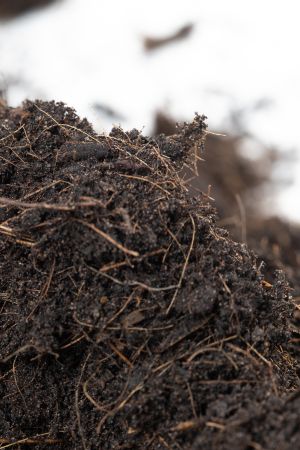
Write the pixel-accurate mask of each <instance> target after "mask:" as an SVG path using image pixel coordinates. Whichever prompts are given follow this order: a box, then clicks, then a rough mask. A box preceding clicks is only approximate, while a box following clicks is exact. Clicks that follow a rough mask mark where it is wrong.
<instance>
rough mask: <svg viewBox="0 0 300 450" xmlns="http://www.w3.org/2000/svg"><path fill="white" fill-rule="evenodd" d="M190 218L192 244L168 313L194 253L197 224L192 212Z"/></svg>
mask: <svg viewBox="0 0 300 450" xmlns="http://www.w3.org/2000/svg"><path fill="white" fill-rule="evenodd" d="M190 218H191V222H192V227H193V233H192V239H191V244H190V248H189V251H188V254H187V257H186V258H185V262H184V265H183V268H182V272H181V275H180V279H179V283H178V285H177V288H176V291H175V293H174V295H173V297H172V300H171V302H170V304H169V306H168V309H167V312H166V313H167V314H169V312H170V311H171V308H172V306H173V305H174V302H175V300H176V297H177V294H178V292H179V289H180V288H181V285H182V281H183V278H184V275H185V272H186V269H187V266H188V263H189V259H190V256H191V253H192V250H193V247H194V242H195V236H196V224H195V221H194V218H193V216H192V215H191V214H190Z"/></svg>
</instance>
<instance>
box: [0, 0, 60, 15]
mask: <svg viewBox="0 0 300 450" xmlns="http://www.w3.org/2000/svg"><path fill="white" fill-rule="evenodd" d="M54 1H56V0H0V18H4V19H9V18H12V17H14V16H17V15H18V14H22V13H24V12H26V11H29V10H31V9H34V8H39V7H41V6H45V5H47V4H49V3H53V2H54Z"/></svg>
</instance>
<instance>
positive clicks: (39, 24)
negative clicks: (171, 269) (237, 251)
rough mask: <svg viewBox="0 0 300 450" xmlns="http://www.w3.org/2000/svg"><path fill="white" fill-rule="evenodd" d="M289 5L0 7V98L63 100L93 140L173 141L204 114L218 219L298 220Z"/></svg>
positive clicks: (299, 38) (299, 136) (299, 71)
mask: <svg viewBox="0 0 300 450" xmlns="http://www.w3.org/2000/svg"><path fill="white" fill-rule="evenodd" d="M298 5H299V4H298V2H296V1H293V0H290V1H289V2H286V3H283V2H281V1H277V0H275V1H274V0H273V1H269V0H265V1H264V2H262V1H259V0H252V1H251V2H241V1H238V0H227V1H226V2H222V1H219V0H210V1H206V2H204V1H201V0H198V1H195V0H185V1H184V2H179V1H174V0H173V1H171V0H164V1H161V0H160V1H158V0H152V1H151V2H145V1H144V2H143V1H140V0H126V1H122V0H115V1H114V2H108V1H106V2H104V1H100V0H57V1H55V0H52V1H51V0H50V1H49V0H48V1H47V0H0V95H1V98H2V101H5V102H7V103H8V105H10V106H17V105H19V104H20V103H21V102H22V101H23V100H24V99H25V98H29V99H33V100H34V99H36V98H40V99H44V100H52V99H54V100H57V101H63V102H65V103H67V104H68V105H69V106H72V107H74V108H75V109H76V110H77V112H78V114H79V115H80V116H86V117H87V118H88V119H89V120H90V121H91V122H92V123H93V125H94V127H95V128H96V129H97V131H99V132H103V131H104V132H108V131H109V130H110V128H111V127H112V125H121V126H122V127H123V128H125V129H130V128H133V127H135V128H138V129H139V130H142V131H143V133H145V134H148V135H151V134H152V135H155V134H157V133H159V132H165V133H171V134H172V133H173V132H174V131H175V124H176V122H177V121H179V122H180V121H184V120H186V121H188V120H192V118H193V115H194V113H195V112H198V113H199V114H205V115H206V116H207V117H208V120H207V123H208V127H209V130H210V131H211V132H212V133H221V134H222V135H225V136H218V135H216V134H211V135H208V142H207V151H206V154H205V155H203V158H204V159H207V163H202V164H206V166H205V169H203V166H201V167H202V169H201V167H200V171H201V170H202V172H203V176H202V177H201V180H202V181H200V186H198V187H199V188H201V189H202V190H204V191H205V192H206V190H207V189H208V186H209V185H212V187H211V188H210V190H209V192H210V195H211V196H212V197H213V198H214V199H215V201H216V204H217V206H218V209H219V211H220V216H221V222H222V221H223V222H222V223H223V224H225V225H228V226H233V227H236V226H237V227H241V226H242V225H243V222H245V220H246V219H247V217H248V216H249V217H250V218H251V216H253V215H255V214H258V210H259V214H260V215H261V216H271V215H279V216H280V217H282V218H285V219H289V220H291V221H300V206H299V200H298V198H299V197H300V176H299V175H300V159H299V157H298V156H299V152H300V149H299V147H300V127H299V124H298V100H299V98H300V83H299V79H300V63H299V53H298V45H299V42H300V28H299V25H298V21H299V14H298V12H299V6H298ZM250 218H249V220H250ZM247 220H248V219H247ZM237 224H238V225H237ZM241 224H242V225H241Z"/></svg>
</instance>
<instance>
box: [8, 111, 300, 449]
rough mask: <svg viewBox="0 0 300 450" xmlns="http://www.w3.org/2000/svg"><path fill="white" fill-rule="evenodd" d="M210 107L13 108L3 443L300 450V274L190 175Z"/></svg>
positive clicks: (90, 447) (11, 115)
mask: <svg viewBox="0 0 300 450" xmlns="http://www.w3.org/2000/svg"><path fill="white" fill-rule="evenodd" d="M204 120H205V118H204V117H201V116H196V117H195V119H194V121H193V122H192V123H190V124H185V125H183V126H181V127H179V129H178V130H177V134H176V135H173V136H170V137H165V136H163V135H161V136H158V137H156V138H146V137H143V136H142V135H141V134H140V133H139V132H138V131H137V130H132V131H130V132H127V133H125V132H124V131H122V130H121V129H117V128H115V129H113V130H112V131H111V133H110V135H109V136H104V135H100V136H99V135H97V134H96V133H95V132H94V131H93V129H92V127H91V126H90V125H89V123H88V122H87V121H86V120H80V119H79V118H78V117H77V115H76V114H75V112H74V111H73V110H72V109H70V108H67V107H65V106H64V105H63V104H61V103H54V102H50V103H47V102H36V103H33V102H26V103H25V104H24V105H23V107H21V108H16V109H12V108H8V107H6V106H5V105H2V106H1V107H0V158H1V166H0V183H1V184H0V193H1V194H0V308H1V309H0V311H1V313H0V332H1V340H0V399H1V400H0V443H2V448H8V447H9V446H10V447H12V446H15V447H17V446H18V445H19V446H20V447H22V446H23V444H27V446H28V445H34V448H37V449H45V448H64V449H83V450H85V449H121V448H122V449H153V450H154V449H191V450H196V449H222V450H229V449H230V450H232V449H237V450H240V449H241V450H250V449H255V450H257V449H259V450H262V449H280V450H282V449H293V450H294V449H295V448H296V445H297V444H296V443H297V442H299V438H300V433H299V429H300V428H299V425H300V418H299V412H298V411H299V406H300V396H299V395H298V393H299V380H298V373H297V370H298V360H297V357H296V356H295V354H294V352H293V351H292V350H291V342H290V340H291V336H292V326H293V325H292V323H291V320H292V316H293V312H294V304H293V302H292V299H291V295H290V292H291V291H290V287H289V286H288V284H287V282H286V281H285V276H284V275H283V273H282V272H280V271H277V272H276V273H274V274H273V280H272V283H269V282H267V281H266V280H265V276H264V273H262V266H261V264H260V261H258V260H257V259H256V257H255V255H254V254H253V253H252V252H251V251H250V250H249V249H248V248H247V246H246V245H245V244H240V243H236V242H234V241H233V240H232V239H231V238H230V236H229V234H228V232H227V231H225V230H224V229H222V228H219V227H218V226H217V224H216V216H215V209H214V208H213V207H212V206H211V203H210V202H209V199H208V197H207V195H205V194H201V193H199V194H198V195H191V191H190V186H189V183H188V182H184V181H183V179H182V177H181V176H180V174H181V173H182V170H183V168H184V167H185V166H189V167H190V170H193V167H194V166H195V161H196V160H195V149H196V150H197V151H201V149H203V145H204V140H205V136H206V125H205V121H204ZM196 156H197V152H196ZM198 156H199V155H198ZM18 442H19V444H18ZM0 448H1V447H0Z"/></svg>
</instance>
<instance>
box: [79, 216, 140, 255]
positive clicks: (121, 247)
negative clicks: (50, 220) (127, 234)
mask: <svg viewBox="0 0 300 450" xmlns="http://www.w3.org/2000/svg"><path fill="white" fill-rule="evenodd" d="M76 222H79V223H81V224H82V225H84V226H86V227H87V228H89V229H90V230H92V231H94V232H95V233H97V234H99V236H101V237H102V238H103V239H105V240H106V241H108V242H110V243H111V244H113V245H114V246H115V247H117V248H118V249H119V250H121V251H122V252H124V253H126V254H127V255H131V256H139V253H138V252H136V251H135V250H130V249H128V248H126V247H124V245H122V244H121V243H120V242H118V241H116V240H115V239H113V238H112V237H111V236H110V235H109V234H107V233H105V231H102V230H100V228H97V227H96V225H93V224H92V223H88V222H85V221H84V220H80V219H76Z"/></svg>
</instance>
